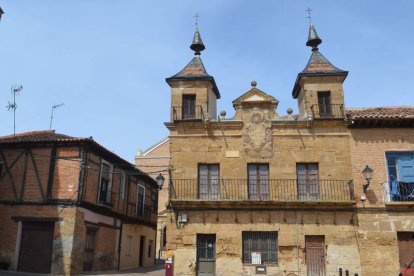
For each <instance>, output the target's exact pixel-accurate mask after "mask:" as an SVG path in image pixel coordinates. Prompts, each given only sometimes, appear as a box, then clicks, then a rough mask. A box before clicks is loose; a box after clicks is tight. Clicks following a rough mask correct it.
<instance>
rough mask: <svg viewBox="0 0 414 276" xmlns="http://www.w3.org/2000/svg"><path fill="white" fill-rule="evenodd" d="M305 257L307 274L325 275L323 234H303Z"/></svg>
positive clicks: (309, 275) (312, 275) (311, 275)
mask: <svg viewBox="0 0 414 276" xmlns="http://www.w3.org/2000/svg"><path fill="white" fill-rule="evenodd" d="M305 259H306V270H307V275H308V276H324V275H325V236H305Z"/></svg>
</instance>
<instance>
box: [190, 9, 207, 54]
mask: <svg viewBox="0 0 414 276" xmlns="http://www.w3.org/2000/svg"><path fill="white" fill-rule="evenodd" d="M194 17H195V19H196V23H195V25H196V30H195V33H194V38H193V43H192V44H191V46H190V48H191V50H193V51H194V52H195V53H194V54H195V55H200V54H201V53H200V52H201V51H203V50H204V49H205V48H206V47H205V46H204V43H203V40H201V35H200V32H199V30H198V18H199V17H200V16H199V15H198V14H197V13H196V15H195V16H194Z"/></svg>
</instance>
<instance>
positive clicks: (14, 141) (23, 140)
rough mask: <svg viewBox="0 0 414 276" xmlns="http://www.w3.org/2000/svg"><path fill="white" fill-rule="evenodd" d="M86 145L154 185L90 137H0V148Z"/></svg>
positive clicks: (33, 133) (50, 133) (48, 132)
mask: <svg viewBox="0 0 414 276" xmlns="http://www.w3.org/2000/svg"><path fill="white" fill-rule="evenodd" d="M47 142H50V143H64V144H67V143H86V144H87V145H90V146H91V147H92V148H93V149H95V150H96V151H97V152H100V153H101V154H102V156H103V157H104V158H109V159H111V160H113V161H115V162H117V164H119V165H123V166H128V167H129V168H130V169H131V170H135V171H137V172H139V173H140V174H141V175H142V176H144V177H146V178H147V179H148V180H150V181H151V182H152V184H153V185H156V182H155V180H154V179H152V178H151V177H150V176H149V175H148V174H146V173H144V172H142V171H141V170H139V169H137V168H135V166H134V165H132V164H131V163H130V162H128V161H127V160H125V159H123V158H122V157H120V156H118V155H117V154H116V153H114V152H112V151H110V150H108V149H107V148H105V147H104V146H102V145H100V144H98V143H97V142H96V141H95V140H93V139H92V137H88V138H85V137H72V136H68V135H65V134H60V133H56V132H55V131H54V130H39V131H30V132H23V133H17V134H11V135H6V136H0V146H10V145H19V144H37V143H47ZM108 161H110V160H108Z"/></svg>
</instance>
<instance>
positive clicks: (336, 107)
mask: <svg viewBox="0 0 414 276" xmlns="http://www.w3.org/2000/svg"><path fill="white" fill-rule="evenodd" d="M311 111H312V116H313V118H344V117H345V113H344V105H343V104H331V105H319V104H314V105H312V106H311Z"/></svg>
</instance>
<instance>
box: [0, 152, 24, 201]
mask: <svg viewBox="0 0 414 276" xmlns="http://www.w3.org/2000/svg"><path fill="white" fill-rule="evenodd" d="M23 153H24V150H23V151H22V152H21V153H20V154H19V155H18V156H17V157H16V159H15V160H14V161H13V163H12V164H11V165H10V167H9V166H8V164H7V160H6V157H5V156H4V154H3V151H0V155H1V158H2V159H3V162H4V166H5V167H6V172H5V173H4V174H3V175H2V177H0V181H2V180H3V178H4V176H5V175H6V174H7V175H8V176H9V179H10V184H11V188H12V191H13V194H14V198H15V199H16V200H18V198H17V191H16V184H15V183H14V180H13V177H12V175H11V173H10V170H11V169H12V168H13V167H14V165H15V164H16V163H17V161H18V160H19V159H20V157H21V156H22V155H23Z"/></svg>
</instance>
